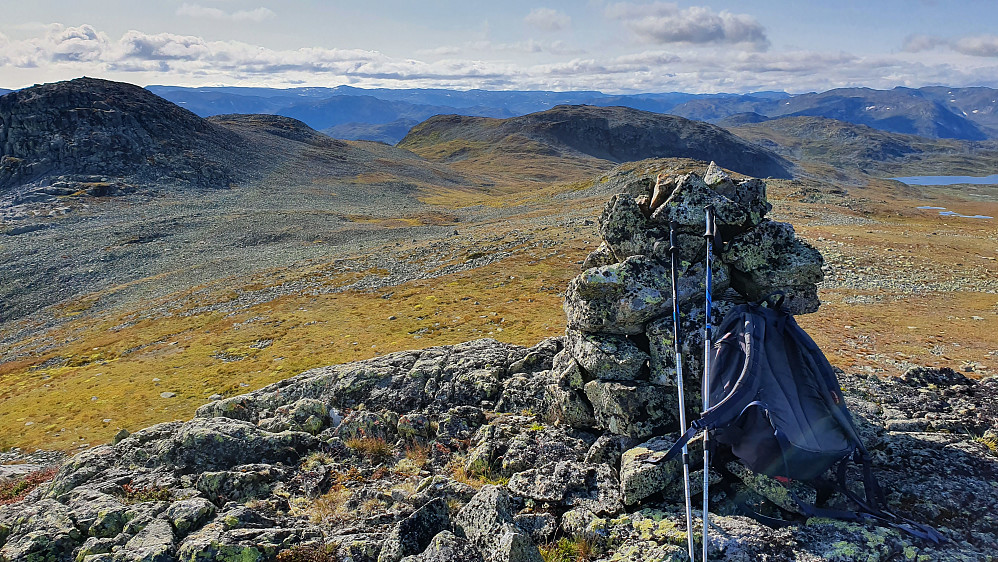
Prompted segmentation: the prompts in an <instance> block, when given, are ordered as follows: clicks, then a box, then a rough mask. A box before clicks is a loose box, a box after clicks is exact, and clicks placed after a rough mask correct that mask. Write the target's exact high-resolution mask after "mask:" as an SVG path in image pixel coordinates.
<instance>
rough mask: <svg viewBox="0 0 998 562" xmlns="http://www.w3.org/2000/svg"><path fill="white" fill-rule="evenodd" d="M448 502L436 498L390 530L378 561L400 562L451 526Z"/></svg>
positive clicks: (417, 552)
mask: <svg viewBox="0 0 998 562" xmlns="http://www.w3.org/2000/svg"><path fill="white" fill-rule="evenodd" d="M448 513H449V511H448V507H447V502H446V501H445V500H444V499H443V498H434V499H433V500H431V501H429V502H427V503H426V504H425V505H423V506H422V507H420V508H419V509H417V510H416V511H415V512H414V513H413V514H412V515H410V516H408V517H406V518H405V519H403V520H402V521H399V522H398V523H397V524H396V525H395V526H394V527H392V530H391V531H389V532H388V537H387V538H386V539H385V542H384V544H383V546H382V547H381V553H380V554H379V555H378V562H399V561H400V560H402V558H403V557H404V556H409V555H413V554H419V553H421V552H423V550H425V549H426V547H427V546H429V544H430V541H431V540H433V538H434V537H435V536H436V535H437V534H438V533H440V532H442V531H445V530H447V528H448V527H449V526H450V516H449V514H448Z"/></svg>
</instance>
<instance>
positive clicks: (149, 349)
mask: <svg viewBox="0 0 998 562" xmlns="http://www.w3.org/2000/svg"><path fill="white" fill-rule="evenodd" d="M548 235H549V236H561V237H562V240H563V245H560V246H559V247H558V248H557V251H554V252H551V251H547V252H544V253H541V252H538V251H535V250H532V249H530V248H528V247H524V248H520V249H515V248H514V255H513V256H511V257H509V258H507V259H505V260H502V261H500V262H497V263H494V264H490V265H487V266H484V267H481V268H478V269H474V270H470V271H463V272H459V273H453V274H449V275H444V276H441V277H437V278H434V279H427V280H418V281H412V282H408V283H404V284H402V285H399V286H396V287H392V288H390V289H386V290H384V291H376V292H363V291H345V292H339V293H331V294H324V295H316V296H313V295H305V294H302V295H297V294H292V295H282V296H278V297H276V298H273V299H272V300H269V301H266V302H263V303H260V304H256V305H252V306H247V307H244V308H242V309H237V310H236V311H235V312H227V311H224V310H218V309H216V308H215V307H214V305H218V304H222V305H225V304H227V303H233V302H237V300H238V299H239V297H240V295H241V294H244V293H246V292H248V291H259V290H261V289H265V288H267V287H270V286H275V285H280V284H283V283H292V282H296V281H301V282H307V283H311V282H321V283H323V284H325V285H328V286H330V287H336V286H341V285H344V284H348V283H350V282H353V281H355V280H356V279H358V278H359V277H361V276H363V275H365V274H366V273H358V272H348V273H330V272H331V270H332V269H333V268H332V266H331V265H329V264H320V265H315V264H313V265H308V266H305V267H303V268H301V269H299V270H293V271H291V270H279V271H272V272H265V273H262V274H260V275H258V276H256V277H254V278H251V279H244V280H240V281H239V282H238V283H236V282H235V281H236V280H227V282H224V283H219V284H216V285H212V286H208V287H197V288H195V289H192V290H191V291H188V292H186V293H185V294H181V295H173V296H171V297H169V298H165V299H161V300H159V301H156V302H151V303H149V305H148V307H147V310H160V311H161V310H163V309H164V308H165V309H168V310H167V311H166V312H158V313H156V314H147V313H146V311H145V310H138V311H130V312H126V313H115V314H108V315H106V316H100V317H92V316H90V315H88V314H78V315H76V316H74V317H73V318H71V319H69V320H68V321H67V322H66V323H65V324H63V325H62V326H60V327H59V328H56V329H53V330H51V331H49V332H46V333H39V334H38V335H37V336H35V337H33V338H31V339H29V340H26V341H23V342H18V343H17V345H18V346H19V347H23V348H28V349H30V348H32V347H41V346H44V345H46V344H47V343H49V342H51V341H53V340H57V341H61V342H64V343H63V344H61V345H60V346H58V348H57V349H54V350H50V351H45V352H42V353H38V354H36V355H32V356H30V357H27V358H24V359H19V360H16V361H11V362H8V363H4V364H2V365H0V401H2V402H3V404H4V408H3V409H0V447H11V446H21V447H29V448H30V447H43V448H61V449H70V448H74V447H76V446H78V445H80V444H82V443H91V444H93V443H101V442H107V441H110V439H111V437H112V436H113V435H114V434H115V433H117V432H118V431H119V429H121V428H127V429H129V430H130V431H134V430H137V429H141V428H143V427H147V426H149V425H152V424H154V423H158V422H162V421H169V420H175V419H179V420H185V419H189V418H190V417H191V416H192V415H193V413H194V410H195V409H196V408H197V407H198V406H200V405H202V404H204V403H205V402H206V401H207V398H208V397H209V396H211V395H212V394H216V393H217V394H221V395H223V396H230V395H235V394H240V393H243V392H247V391H249V390H252V389H255V388H260V387H262V386H264V385H266V384H269V383H271V382H275V381H278V380H282V379H285V378H288V377H290V376H293V375H295V374H297V373H299V372H301V371H304V370H307V369H310V368H313V367H320V366H325V365H332V364H337V363H344V362H349V361H356V360H360V359H367V358H370V357H373V356H376V355H381V354H385V353H390V352H393V351H400V350H405V349H416V348H423V347H430V346H433V345H447V344H455V343H460V342H463V341H467V340H471V339H476V338H481V337H493V338H496V339H500V340H502V341H507V342H511V343H517V344H521V345H533V344H534V343H536V342H537V341H539V340H541V339H543V338H545V337H549V336H552V335H559V334H561V333H562V332H563V330H564V316H563V313H562V311H561V298H560V296H559V293H560V292H561V291H562V290H564V287H565V285H566V284H567V282H568V280H569V279H570V278H571V277H572V276H574V275H575V274H576V272H577V271H578V265H577V264H576V262H577V261H580V260H582V259H583V258H584V257H585V255H586V254H587V253H588V251H589V250H590V248H589V247H588V246H587V245H586V244H584V243H582V241H578V240H571V239H570V238H568V237H567V236H565V235H564V234H558V233H557V232H554V233H550V234H548ZM472 251H473V250H469V253H470V252H472ZM463 259H467V258H466V257H465V258H463ZM462 261H463V260H462ZM375 273H376V271H375ZM386 297H387V298H386ZM96 298H97V297H95V296H88V297H86V298H85V299H82V300H81V301H80V303H82V304H78V305H74V304H67V305H65V306H64V307H63V308H62V310H75V308H74V307H78V308H81V309H84V310H85V308H84V307H85V306H86V303H88V302H90V303H92V302H93V301H94V300H96ZM164 392H167V393H174V394H175V396H173V397H170V398H163V397H162V396H161V393H164Z"/></svg>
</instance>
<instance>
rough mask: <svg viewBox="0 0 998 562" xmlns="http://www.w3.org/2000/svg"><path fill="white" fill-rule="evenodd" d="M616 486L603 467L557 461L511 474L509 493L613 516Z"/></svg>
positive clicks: (612, 475) (617, 503) (616, 503)
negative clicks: (580, 507)
mask: <svg viewBox="0 0 998 562" xmlns="http://www.w3.org/2000/svg"><path fill="white" fill-rule="evenodd" d="M619 487H620V483H619V481H618V480H617V477H616V474H615V473H614V471H613V469H611V468H610V467H608V466H606V465H587V464H584V463H581V462H573V461H560V462H554V463H548V464H545V465H543V466H540V467H538V468H535V469H530V470H525V471H523V472H519V473H517V474H514V475H513V477H512V478H510V480H509V490H510V492H512V493H514V494H516V495H518V496H521V497H525V498H530V499H533V500H536V501H542V502H549V503H558V504H562V505H567V506H582V507H585V508H586V509H588V510H589V511H592V512H593V513H616V512H618V511H620V509H621V508H622V507H623V506H622V505H621V503H620V489H619Z"/></svg>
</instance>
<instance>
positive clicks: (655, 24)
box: [605, 2, 769, 50]
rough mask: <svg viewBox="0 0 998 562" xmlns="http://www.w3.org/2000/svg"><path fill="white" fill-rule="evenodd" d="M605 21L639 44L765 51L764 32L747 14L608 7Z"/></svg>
mask: <svg viewBox="0 0 998 562" xmlns="http://www.w3.org/2000/svg"><path fill="white" fill-rule="evenodd" d="M605 13H606V15H607V17H609V18H612V19H616V20H620V21H622V22H623V23H624V25H625V26H626V27H627V28H628V29H630V30H631V31H632V32H634V34H635V35H637V37H638V38H639V39H641V40H643V41H646V42H649V43H657V44H669V43H682V44H691V45H705V44H722V43H723V44H738V45H743V46H746V47H750V48H753V49H760V50H764V49H766V48H768V47H769V39H768V38H767V37H766V30H765V28H763V26H762V24H760V23H759V22H758V21H757V20H756V19H755V18H753V17H752V16H750V15H748V14H735V13H732V12H728V11H726V10H725V11H721V12H714V11H713V10H711V9H710V8H707V7H703V6H690V7H689V8H683V9H680V8H679V6H677V5H676V4H672V3H667V2H655V3H652V4H633V3H630V2H619V3H617V4H612V5H610V6H608V7H607V8H606V10H605Z"/></svg>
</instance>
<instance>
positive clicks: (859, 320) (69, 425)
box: [0, 110, 998, 451]
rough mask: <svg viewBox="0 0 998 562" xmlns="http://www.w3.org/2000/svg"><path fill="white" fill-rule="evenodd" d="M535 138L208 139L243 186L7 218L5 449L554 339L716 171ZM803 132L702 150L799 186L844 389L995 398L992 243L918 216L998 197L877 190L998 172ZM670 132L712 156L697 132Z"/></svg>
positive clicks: (0, 325) (957, 223)
mask: <svg viewBox="0 0 998 562" xmlns="http://www.w3.org/2000/svg"><path fill="white" fill-rule="evenodd" d="M601 111H602V110H601ZM618 115H619V112H618ZM618 118H619V119H620V120H621V121H622V122H625V124H626V122H627V121H628V120H633V119H636V118H640V119H651V118H650V117H647V116H645V115H637V116H636V117H635V116H628V115H625V116H623V117H618ZM531 119H533V120H534V121H535V123H534V124H529V123H527V122H529V120H520V121H511V120H503V121H500V120H488V119H485V118H481V120H478V119H470V118H467V119H460V120H458V119H452V121H454V123H450V124H449V125H448V123H447V121H446V120H444V119H440V118H437V119H435V120H431V121H429V122H427V123H424V124H423V125H422V126H419V127H417V128H416V129H414V130H413V132H411V133H410V137H408V138H407V140H406V141H404V142H402V143H401V144H400V146H399V147H398V148H396V147H390V146H387V145H384V144H379V143H370V142H362V141H349V142H343V141H333V140H332V139H329V138H328V137H325V136H323V135H321V134H319V133H316V132H315V131H313V130H311V129H309V128H308V127H307V126H305V125H304V124H302V123H300V122H295V121H292V120H290V119H285V118H276V117H263V116H251V117H246V116H221V117H213V118H211V119H209V120H207V122H208V123H211V124H212V125H213V126H215V127H219V128H221V129H223V130H224V131H226V132H227V133H226V134H232V135H236V136H237V137H238V138H239V139H241V141H240V142H242V143H244V146H246V147H248V149H247V150H246V151H245V152H240V153H238V154H235V155H234V156H229V155H223V156H224V159H221V160H220V159H219V158H221V157H220V156H218V153H216V154H211V153H206V154H205V156H204V157H205V158H208V159H209V161H211V159H212V158H215V159H216V160H213V161H217V162H221V163H223V164H225V166H226V169H228V170H232V173H233V176H232V177H233V179H234V180H235V181H233V182H231V183H232V184H233V185H228V184H226V185H225V186H224V187H222V188H218V187H210V188H207V189H205V188H194V187H191V185H189V184H183V185H179V187H178V186H172V187H169V188H166V187H159V188H157V189H150V188H149V186H151V185H153V184H151V183H142V182H141V181H131V180H130V184H131V185H134V186H135V187H136V189H135V190H134V191H128V192H123V193H117V194H109V195H90V194H87V193H81V194H76V193H69V194H64V195H55V196H51V197H49V198H43V199H40V200H38V201H33V202H30V203H20V204H14V203H13V201H12V200H7V203H6V204H5V207H4V210H3V212H4V213H5V214H4V215H3V218H2V221H3V222H2V223H0V231H2V232H3V234H0V254H2V256H3V259H4V263H5V264H6V265H8V267H5V268H4V269H3V273H2V274H0V281H2V283H0V296H2V298H3V302H4V306H3V316H2V318H0V401H2V404H3V407H2V408H0V448H7V447H15V446H16V447H22V448H28V449H31V448H48V449H52V448H54V449H61V450H66V451H75V450H80V449H82V448H87V447H89V446H92V445H96V444H99V443H102V442H107V441H109V440H110V439H111V438H112V437H113V436H114V435H115V434H116V433H117V432H118V431H119V430H120V429H122V428H124V429H127V430H129V431H134V430H136V429H139V428H142V427H146V426H148V425H151V424H153V423H157V422H161V421H168V420H174V419H188V418H189V417H190V416H191V415H192V413H193V411H194V410H195V409H196V408H197V407H198V406H201V405H203V404H204V403H206V402H207V401H209V399H210V398H211V397H212V396H214V395H221V396H225V397H227V396H232V395H236V394H241V393H244V392H247V391H249V390H253V389H257V388H260V387H262V386H264V385H266V384H269V383H272V382H275V381H278V380H282V379H285V378H288V377H289V376H291V375H294V374H296V373H298V372H301V371H302V370H305V369H309V368H312V367H319V366H324V365H329V364H334V363H340V362H345V361H354V360H359V359H365V358H369V357H374V356H378V355H382V354H386V353H389V352H392V351H398V350H404V349H416V348H425V347H430V346H437V345H448V344H454V343H459V342H463V341H466V340H470V339H475V338H481V337H489V338H495V339H497V340H500V341H503V342H509V343H516V344H521V345H533V344H535V343H536V342H537V341H539V340H541V339H543V338H545V337H550V336H556V335H561V334H563V333H564V327H565V317H564V313H563V312H562V308H561V301H562V296H563V293H564V290H565V287H566V284H567V282H568V280H569V279H571V278H572V277H574V276H575V275H576V274H577V273H578V271H579V268H580V267H581V263H582V261H583V260H584V259H585V258H586V256H587V255H588V254H589V253H590V252H591V251H593V250H595V249H596V245H597V244H598V236H597V233H596V229H597V225H596V221H597V218H598V216H599V214H600V211H601V210H602V207H603V204H604V203H605V202H606V200H607V199H608V198H609V197H610V195H612V194H613V193H614V192H615V191H616V190H618V189H619V188H621V187H622V185H623V184H621V183H620V182H621V181H624V180H621V178H630V179H628V180H626V181H633V180H634V179H635V178H642V177H643V178H646V179H647V178H650V177H654V174H653V172H654V171H655V170H661V169H669V170H700V171H702V169H703V168H705V167H706V162H705V161H703V159H704V158H710V156H707V155H706V154H707V152H705V153H704V155H702V156H701V155H699V154H697V155H691V154H690V153H688V152H687V153H678V152H677V153H675V154H670V155H668V156H670V158H657V159H653V160H642V159H644V158H649V157H651V156H653V154H650V153H640V152H635V153H628V154H626V155H622V154H616V153H613V152H612V151H608V150H606V147H607V146H614V145H613V144H612V143H611V144H602V145H601V144H599V143H595V142H593V139H594V138H595V137H594V134H593V132H592V129H591V128H588V129H581V130H579V131H575V132H571V134H568V133H564V132H562V133H557V134H555V133H551V132H550V131H552V130H555V129H553V128H551V127H548V126H544V127H541V126H538V125H536V123H543V122H544V119H545V118H543V117H537V116H534V117H532V118H531ZM640 119H639V121H638V122H639V123H642V122H641V121H640ZM655 119H658V118H655ZM673 119H678V118H673ZM816 119H818V118H802V117H793V118H788V120H784V119H778V120H773V121H766V122H764V123H758V124H751V125H741V126H737V127H732V128H731V131H732V132H733V133H734V135H731V134H728V133H727V132H726V131H723V130H721V129H719V128H715V129H717V131H716V132H713V133H711V134H716V135H718V138H721V136H722V133H723V135H724V139H725V142H731V143H735V142H738V143H744V142H746V141H749V142H754V143H757V145H744V146H751V147H753V150H759V151H760V152H759V153H758V154H760V155H765V156H766V157H767V158H771V159H772V160H771V161H772V162H774V163H780V164H779V165H780V166H785V168H784V169H786V170H791V171H792V175H793V178H792V179H791V178H787V179H771V180H769V181H768V191H769V199H770V201H771V202H772V203H773V206H774V208H773V211H772V213H771V214H770V216H771V217H772V218H774V219H776V220H781V221H786V222H790V223H792V224H793V225H794V227H795V230H796V231H797V233H798V235H799V236H800V237H802V238H803V239H805V240H806V241H808V242H809V243H810V244H812V245H813V246H814V247H815V248H817V249H818V250H820V251H821V252H822V254H823V255H824V258H825V262H826V264H825V281H824V282H823V283H822V284H821V285H820V286H819V296H820V298H821V301H822V306H821V309H820V310H819V312H818V313H815V314H811V315H804V316H801V317H799V322H800V323H801V325H802V326H803V327H804V328H805V329H806V330H808V332H809V333H810V334H811V335H812V336H813V337H814V339H815V340H816V341H817V343H818V344H819V346H821V348H822V349H823V350H824V351H825V353H826V354H827V355H828V357H829V359H830V361H831V362H832V363H833V365H835V366H837V367H840V368H842V369H844V370H846V371H848V372H851V373H877V374H884V375H894V374H901V373H903V372H904V371H905V370H907V369H908V368H909V367H911V366H915V365H929V366H940V367H943V366H945V367H952V368H954V369H956V370H961V371H963V372H964V373H965V374H968V376H973V377H982V376H988V375H991V374H994V373H995V372H996V370H998V339H996V337H995V335H994V334H993V327H994V326H995V325H996V322H998V284H996V281H995V279H996V278H998V265H996V259H998V253H996V248H998V222H996V221H995V220H982V219H970V218H961V217H947V216H941V215H939V214H938V211H937V210H927V209H918V207H920V206H938V207H945V208H947V209H951V210H953V211H955V212H959V213H961V214H964V215H985V216H998V191H996V190H995V188H994V187H993V186H974V187H969V186H947V187H933V186H919V187H916V186H905V185H903V184H901V183H899V182H894V181H890V180H885V179H882V178H884V177H890V176H892V175H916V174H923V173H929V172H934V173H940V174H941V173H953V174H956V173H968V174H974V175H986V174H988V173H994V172H995V170H994V169H993V168H989V166H993V162H994V160H993V156H994V152H993V150H994V148H993V147H992V146H991V145H989V144H987V141H985V142H981V143H977V144H970V143H968V141H956V140H945V139H944V140H939V139H927V138H924V137H913V136H907V135H897V134H894V133H884V132H881V131H876V130H873V129H869V128H861V127H860V126H853V125H843V124H841V122H829V121H830V120H820V119H818V120H816ZM565 122H575V123H578V122H580V116H574V117H571V118H570V119H568V118H566V119H565ZM583 122H584V121H583ZM649 122H650V121H646V122H643V124H642V125H641V127H643V128H644V129H646V130H647V129H655V127H664V125H649V124H648V123H649ZM469 123H470V124H471V125H469ZM198 126H200V125H198ZM462 127H464V129H462ZM469 127H471V128H469ZM531 127H533V128H531ZM676 127H677V130H679V131H681V133H680V134H681V135H682V134H685V135H688V138H695V139H703V138H705V136H706V134H707V133H705V132H704V129H702V127H708V125H705V124H700V123H696V124H694V123H691V122H683V123H680V124H679V125H676ZM421 128H422V130H423V132H422V133H421V132H420V131H421ZM607 130H609V129H607ZM655 130H658V129H655ZM690 131H694V132H690ZM711 131H713V129H712V130H711ZM804 131H811V132H810V133H805V132H804ZM542 133H544V134H542ZM600 134H603V133H600ZM737 137H740V138H737ZM829 139H831V140H829ZM850 139H851V140H850ZM974 142H976V141H974ZM673 144H675V143H673ZM732 146H739V145H735V144H731V145H725V147H727V148H720V147H718V148H714V149H713V150H715V151H719V152H723V151H725V150H727V151H729V152H730V151H731V150H733V149H732V148H731V147H732ZM756 146H761V147H762V148H754V147H756ZM583 149H584V150H583ZM595 149H599V150H602V152H597V151H596V150H595ZM586 150H589V152H586ZM654 151H659V152H660V151H661V149H660V148H656V149H654V150H653V152H654ZM762 151H765V152H762ZM615 154H616V155H615ZM683 156H687V157H689V156H694V157H695V158H699V159H700V161H696V160H690V159H688V158H685V159H684V158H683ZM724 157H725V155H723V154H718V155H717V156H716V157H714V159H716V160H717V161H718V163H720V164H722V165H724V166H725V167H728V168H729V169H732V170H733V171H735V172H744V173H750V171H749V170H748V169H739V167H741V166H744V163H739V162H737V161H732V162H728V163H725V162H724V161H723V158H724ZM631 160H641V161H640V162H637V163H633V162H630V161H631ZM783 163H785V164H783ZM63 172H64V171H63ZM60 173H62V172H60ZM753 173H757V174H758V173H759V171H758V170H755V171H753ZM764 175H768V174H764ZM0 195H3V194H0Z"/></svg>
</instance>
